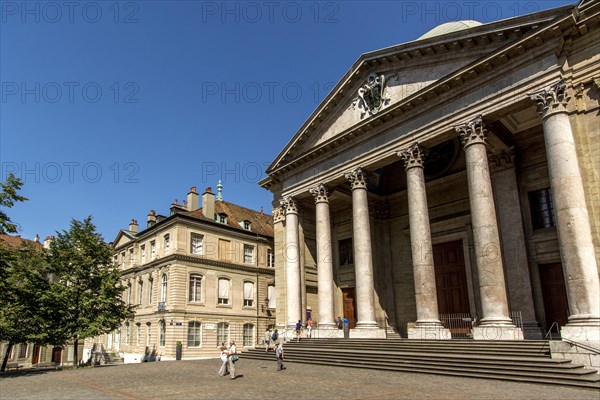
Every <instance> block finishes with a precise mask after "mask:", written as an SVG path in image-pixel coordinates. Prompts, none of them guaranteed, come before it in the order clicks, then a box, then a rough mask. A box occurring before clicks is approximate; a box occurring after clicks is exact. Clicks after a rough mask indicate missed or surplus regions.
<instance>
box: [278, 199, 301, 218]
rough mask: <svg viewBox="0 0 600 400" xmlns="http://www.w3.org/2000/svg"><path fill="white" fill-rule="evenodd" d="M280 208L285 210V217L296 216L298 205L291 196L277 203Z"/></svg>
mask: <svg viewBox="0 0 600 400" xmlns="http://www.w3.org/2000/svg"><path fill="white" fill-rule="evenodd" d="M279 204H281V207H282V208H283V209H284V210H285V215H288V214H298V205H297V204H296V201H295V200H294V199H293V198H292V196H286V197H284V198H283V199H281V200H280V201H279Z"/></svg>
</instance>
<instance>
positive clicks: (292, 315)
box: [281, 196, 302, 327]
mask: <svg viewBox="0 0 600 400" xmlns="http://www.w3.org/2000/svg"><path fill="white" fill-rule="evenodd" d="M281 206H282V207H283V208H284V209H285V277H286V304H287V321H288V327H294V326H295V325H296V322H298V320H301V319H302V299H301V290H300V249H299V243H298V235H299V232H298V230H299V229H298V207H297V206H296V202H295V201H294V199H292V198H291V197H289V196H288V197H286V198H284V199H283V200H281Z"/></svg>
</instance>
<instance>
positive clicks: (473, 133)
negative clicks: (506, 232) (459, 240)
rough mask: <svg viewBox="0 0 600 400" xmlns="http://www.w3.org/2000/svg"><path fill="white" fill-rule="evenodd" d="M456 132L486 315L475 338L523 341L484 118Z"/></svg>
mask: <svg viewBox="0 0 600 400" xmlns="http://www.w3.org/2000/svg"><path fill="white" fill-rule="evenodd" d="M456 131H457V132H458V133H459V134H460V138H461V140H462V142H463V145H464V150H465V156H466V162H467V178H468V184H469V203H470V206H471V221H472V226H473V237H474V242H475V260H476V264H477V273H478V278H479V291H480V294H481V309H482V313H483V318H481V320H480V321H479V326H478V327H476V328H474V329H473V338H474V339H480V340H522V339H523V332H522V331H521V330H520V329H518V328H516V327H515V326H514V325H513V323H512V320H511V319H510V317H509V314H508V300H507V296H506V284H505V282H504V267H503V264H502V252H501V250H500V235H499V234H498V223H497V221H496V207H495V204H494V196H493V193H492V183H491V180H490V170H489V166H488V157H487V148H486V143H485V136H486V129H485V127H484V124H483V120H482V117H481V116H479V117H477V118H475V119H474V120H472V121H470V122H468V123H466V124H463V125H460V126H457V127H456Z"/></svg>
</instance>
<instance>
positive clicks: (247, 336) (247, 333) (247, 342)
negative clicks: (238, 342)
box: [244, 324, 254, 347]
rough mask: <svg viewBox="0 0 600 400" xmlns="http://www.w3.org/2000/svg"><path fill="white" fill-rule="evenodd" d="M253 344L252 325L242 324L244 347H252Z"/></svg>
mask: <svg viewBox="0 0 600 400" xmlns="http://www.w3.org/2000/svg"><path fill="white" fill-rule="evenodd" d="M253 342H254V325H252V324H244V347H248V346H252V345H253Z"/></svg>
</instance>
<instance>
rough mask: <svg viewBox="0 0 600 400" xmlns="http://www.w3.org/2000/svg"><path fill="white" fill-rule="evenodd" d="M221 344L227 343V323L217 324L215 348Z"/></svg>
mask: <svg viewBox="0 0 600 400" xmlns="http://www.w3.org/2000/svg"><path fill="white" fill-rule="evenodd" d="M221 343H225V345H227V343H229V324H228V323H227V322H219V323H218V324H217V346H220V345H221Z"/></svg>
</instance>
